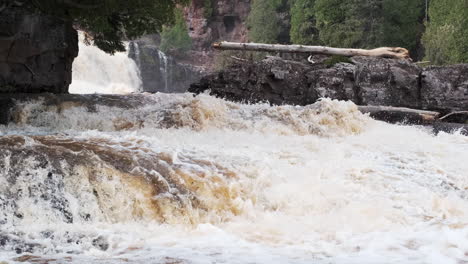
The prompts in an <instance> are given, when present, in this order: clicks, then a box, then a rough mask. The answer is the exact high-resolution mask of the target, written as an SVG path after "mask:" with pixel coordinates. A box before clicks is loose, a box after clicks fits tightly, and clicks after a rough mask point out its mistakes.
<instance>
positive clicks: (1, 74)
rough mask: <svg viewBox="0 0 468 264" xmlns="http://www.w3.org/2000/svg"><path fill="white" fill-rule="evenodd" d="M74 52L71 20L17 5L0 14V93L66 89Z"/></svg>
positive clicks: (59, 90) (74, 37)
mask: <svg viewBox="0 0 468 264" xmlns="http://www.w3.org/2000/svg"><path fill="white" fill-rule="evenodd" d="M77 55H78V36H77V33H76V31H75V30H74V29H73V28H72V25H71V24H69V23H65V22H63V21H61V20H59V19H56V18H52V17H49V16H42V15H38V14H33V13H31V12H29V11H27V10H25V9H23V8H17V7H13V8H9V9H6V10H4V11H2V13H1V14H0V93H5V92H9V93H11V92H23V93H37V92H53V93H67V92H68V85H69V84H70V83H71V73H72V63H73V59H74V58H75V57H76V56H77Z"/></svg>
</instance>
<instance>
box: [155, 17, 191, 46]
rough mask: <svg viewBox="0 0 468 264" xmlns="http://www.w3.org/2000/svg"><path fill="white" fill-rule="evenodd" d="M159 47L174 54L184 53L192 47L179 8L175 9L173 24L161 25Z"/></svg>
mask: <svg viewBox="0 0 468 264" xmlns="http://www.w3.org/2000/svg"><path fill="white" fill-rule="evenodd" d="M159 48H160V49H161V50H162V51H163V52H171V53H174V54H176V53H185V52H186V51H188V50H190V49H191V48H192V39H191V38H190V36H189V34H188V29H187V24H186V23H185V18H184V16H183V14H182V11H181V10H179V9H176V10H175V23H174V25H172V26H165V27H163V30H162V33H161V45H160V47H159Z"/></svg>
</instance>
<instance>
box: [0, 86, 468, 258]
mask: <svg viewBox="0 0 468 264" xmlns="http://www.w3.org/2000/svg"><path fill="white" fill-rule="evenodd" d="M77 98H79V100H76V98H75V99H73V100H68V101H67V100H63V101H57V100H55V99H54V102H56V103H55V104H50V103H48V101H47V100H48V99H47V98H46V97H44V98H43V99H38V100H36V101H30V102H27V103H22V104H19V105H18V106H17V107H16V108H15V109H14V111H15V113H14V116H15V120H14V121H15V124H11V125H10V126H8V127H5V126H3V127H0V134H1V135H2V136H1V137H0V145H1V146H2V152H1V153H0V208H2V211H1V212H0V227H1V229H0V230H1V231H0V241H3V242H2V243H0V245H2V246H1V247H0V261H2V260H3V261H7V262H11V261H12V260H15V259H16V260H21V259H20V258H21V257H23V259H24V258H31V260H35V261H36V262H37V261H39V262H40V261H46V260H50V259H58V260H59V263H63V262H66V263H84V262H87V263H464V262H466V261H468V257H467V255H468V191H467V190H468V163H467V162H466V161H467V160H468V137H466V136H462V135H460V134H457V133H454V134H447V133H440V134H439V135H433V134H432V133H430V131H429V130H426V129H425V128H422V127H409V126H400V125H390V124H386V123H382V122H378V121H374V120H372V119H370V118H369V117H367V116H365V115H362V114H361V113H359V112H358V111H357V108H356V106H355V105H354V104H352V103H350V102H339V101H332V100H327V99H326V100H322V101H320V102H318V103H316V104H314V105H310V106H305V107H294V106H269V105H267V104H257V105H245V104H238V103H231V102H226V101H224V100H221V99H216V98H213V97H210V96H208V95H200V96H197V97H193V95H191V94H171V95H168V94H155V95H147V94H146V95H128V96H121V97H90V96H88V97H77ZM106 98H107V99H106ZM96 101H98V102H99V103H97V104H96ZM51 263H53V262H51Z"/></svg>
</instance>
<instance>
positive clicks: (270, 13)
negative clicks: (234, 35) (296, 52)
mask: <svg viewBox="0 0 468 264" xmlns="http://www.w3.org/2000/svg"><path fill="white" fill-rule="evenodd" d="M288 10H289V6H288V1H287V0H253V3H252V8H251V11H250V14H249V16H248V18H247V26H248V28H249V39H250V41H253V42H260V43H279V42H284V39H285V38H286V39H288V37H289V36H287V37H284V36H283V37H282V36H281V35H282V34H283V32H284V31H286V34H287V35H289V32H288V31H289V28H287V27H288V26H289V25H284V23H283V21H282V19H281V18H280V15H281V14H282V13H287V12H288ZM286 28H287V29H286Z"/></svg>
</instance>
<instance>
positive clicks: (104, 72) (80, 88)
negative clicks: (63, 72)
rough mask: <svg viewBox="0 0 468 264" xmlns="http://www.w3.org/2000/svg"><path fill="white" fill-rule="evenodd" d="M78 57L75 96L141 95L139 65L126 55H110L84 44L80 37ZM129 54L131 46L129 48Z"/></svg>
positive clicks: (74, 70)
mask: <svg viewBox="0 0 468 264" xmlns="http://www.w3.org/2000/svg"><path fill="white" fill-rule="evenodd" d="M79 39H80V42H79V53H78V57H77V58H76V59H75V60H74V62H73V71H72V72H73V82H72V84H71V85H70V87H69V92H70V93H73V94H93V93H100V94H129V93H134V92H138V91H140V88H141V85H142V82H141V79H140V76H139V73H138V67H137V65H136V63H135V62H134V61H133V60H132V59H130V58H129V57H128V53H127V52H117V53H115V54H114V55H110V54H107V53H105V52H103V51H102V50H100V49H99V48H97V47H96V46H93V45H87V44H85V43H84V35H83V33H81V32H80V34H79ZM127 51H128V46H127Z"/></svg>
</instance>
